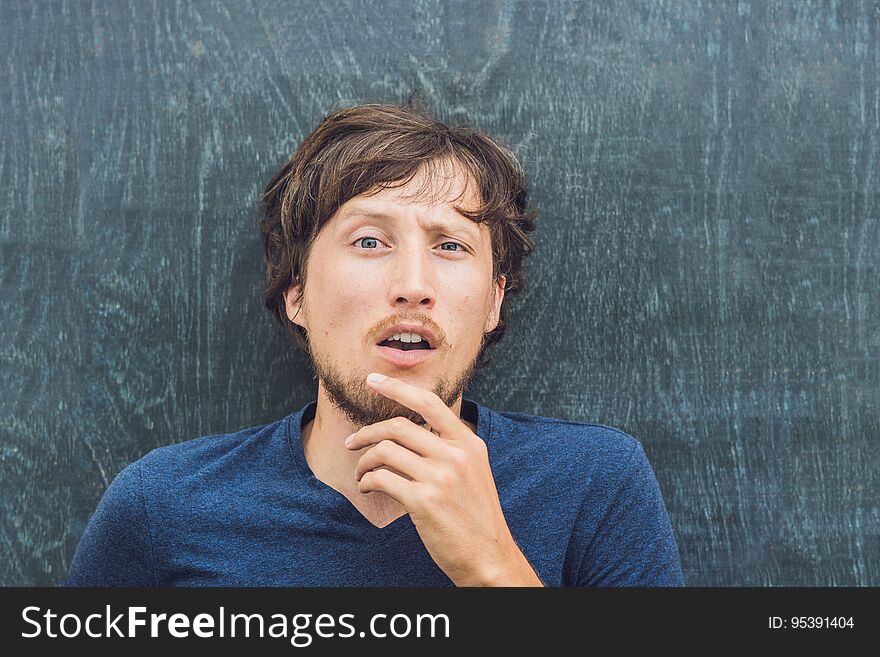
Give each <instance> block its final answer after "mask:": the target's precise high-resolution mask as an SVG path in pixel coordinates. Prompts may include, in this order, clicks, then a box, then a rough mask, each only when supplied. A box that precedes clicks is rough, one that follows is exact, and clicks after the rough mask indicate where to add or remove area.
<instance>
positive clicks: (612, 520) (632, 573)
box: [577, 441, 684, 586]
mask: <svg viewBox="0 0 880 657" xmlns="http://www.w3.org/2000/svg"><path fill="white" fill-rule="evenodd" d="M612 490H613V492H612V494H611V496H610V503H609V504H608V505H607V507H606V508H605V509H603V510H602V511H601V516H600V520H599V522H598V524H596V525H594V526H595V532H594V533H593V536H592V539H591V540H590V541H589V542H588V544H587V547H586V550H585V553H584V556H583V559H582V561H581V565H580V569H579V571H578V579H577V586H684V576H683V574H682V571H681V562H680V559H679V553H678V546H677V545H676V543H675V536H674V534H673V532H672V526H671V524H670V522H669V515H668V514H667V512H666V505H665V504H664V502H663V497H662V495H661V494H660V487H659V485H658V484H657V478H656V477H655V475H654V471H653V469H652V468H651V465H650V463H648V458H647V456H646V455H645V451H644V449H643V448H642V445H641V443H639V442H638V441H636V445H635V448H634V449H633V451H632V454H631V457H630V461H629V464H628V465H627V466H626V467H624V469H623V472H622V475H621V477H620V483H619V484H618V485H617V486H616V488H612ZM587 503H589V502H587ZM581 515H582V516H583V515H584V514H581ZM587 515H591V514H587Z"/></svg>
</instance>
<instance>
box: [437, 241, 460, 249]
mask: <svg viewBox="0 0 880 657" xmlns="http://www.w3.org/2000/svg"><path fill="white" fill-rule="evenodd" d="M447 244H452V245H453V246H457V247H458V248H457V249H443V250H444V251H463V250H464V247H463V246H462V245H461V244H459V243H458V242H443V244H441V246H446V245H447Z"/></svg>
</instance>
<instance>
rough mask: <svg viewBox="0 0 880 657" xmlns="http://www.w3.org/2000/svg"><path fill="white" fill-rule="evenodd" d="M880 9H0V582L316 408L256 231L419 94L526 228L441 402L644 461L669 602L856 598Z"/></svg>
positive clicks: (877, 343) (870, 339) (497, 5)
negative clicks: (625, 444)
mask: <svg viewBox="0 0 880 657" xmlns="http://www.w3.org/2000/svg"><path fill="white" fill-rule="evenodd" d="M878 24H880V4H878V3H877V2H871V1H851V2H837V3H825V2H749V1H745V0H741V1H738V2H696V1H694V2H647V1H644V2H634V1H633V2H615V3H608V2H518V3H516V2H438V1H426V0H415V1H412V0H411V1H407V2H369V3H368V2H353V1H349V2H341V1H335V2H320V3H312V2H299V3H287V2H247V3H246V2H219V1H214V2H211V1H205V2H185V1H180V2H165V1H161V0H160V1H156V2H140V1H133V0H132V1H129V2H98V3H89V2H78V1H56V2H33V1H31V0H7V1H5V2H3V3H2V4H0V35H2V38H0V53H2V58H0V61H2V62H3V64H2V66H0V112H2V116H3V121H2V122H0V131H2V142H0V208H2V215H0V284H2V294H0V304H2V306H0V310H2V314H3V318H4V321H3V322H2V325H0V376H2V379H0V390H2V398H0V440H2V444H0V468H2V470H0V487H2V520H0V582H2V583H3V584H6V585H36V584H43V585H51V584H55V583H57V582H59V581H61V580H62V579H63V577H64V575H65V574H66V571H67V566H68V564H69V561H70V558H71V556H72V554H73V550H74V548H75V546H76V544H77V542H78V540H79V538H80V536H81V534H82V531H83V529H84V527H85V524H86V522H87V521H88V519H89V517H90V515H91V513H92V512H93V511H94V509H95V506H96V504H97V502H98V500H99V499H100V496H101V494H102V493H103V491H104V489H105V488H106V487H107V485H108V484H109V482H110V481H111V480H112V479H113V477H114V476H115V475H116V473H118V472H119V470H121V469H122V468H123V467H124V466H125V465H127V464H128V463H130V462H132V461H133V460H135V459H137V458H138V457H140V456H141V455H143V454H145V453H146V452H148V451H150V450H151V449H153V448H155V447H157V446H160V445H165V444H170V443H174V442H180V441H182V440H186V439H189V438H194V437H196V436H201V435H206V434H213V433H220V432H225V431H231V430H235V429H239V428H243V427H247V426H254V425H257V424H264V423H267V422H271V421H273V420H275V419H278V418H280V417H283V416H284V415H286V414H288V413H289V412H291V411H292V410H294V409H295V408H299V407H300V406H301V405H302V404H304V403H306V402H307V401H309V400H310V399H312V398H313V395H314V384H313V382H312V381H311V379H310V375H309V373H308V369H307V367H306V363H305V361H304V360H303V358H302V357H301V356H299V355H298V354H297V353H296V352H295V351H294V348H293V346H292V344H290V343H289V342H288V341H287V339H286V337H285V336H284V335H283V333H282V332H281V330H280V329H279V328H278V327H276V326H275V325H274V324H273V323H272V322H271V321H270V318H269V316H268V314H267V313H265V312H264V310H263V309H262V306H261V304H260V301H259V295H260V292H261V287H262V275H263V274H262V251H261V245H260V240H259V233H258V230H257V227H256V217H255V207H256V201H257V197H258V193H259V190H260V189H261V188H262V185H263V184H264V183H265V182H266V181H267V180H268V178H269V176H270V175H271V173H272V172H273V171H274V170H275V169H276V168H277V167H278V166H279V165H280V164H281V163H282V162H283V161H284V159H285V158H286V157H287V156H288V155H289V154H290V153H291V152H292V151H293V150H294V149H295V147H296V145H297V144H298V143H299V142H300V141H301V140H302V139H303V138H304V137H305V136H306V135H307V134H308V132H310V131H311V129H312V128H314V126H315V125H316V124H317V123H318V121H320V119H321V118H322V117H323V116H324V115H325V114H327V113H328V112H330V111H332V110H334V109H338V108H340V107H343V106H347V105H350V104H354V103H356V102H363V101H392V102H402V101H403V100H405V99H406V97H407V96H408V95H409V94H410V93H411V92H412V91H417V92H418V94H419V96H420V97H421V98H422V99H423V100H424V101H425V102H426V103H427V104H428V105H429V106H431V107H432V108H433V109H434V110H435V112H436V113H437V115H438V116H439V117H440V118H441V119H443V120H446V121H448V122H450V123H463V122H467V123H470V124H472V125H477V126H479V127H481V128H483V129H485V130H487V131H489V132H490V133H493V134H496V135H498V136H499V137H501V138H503V139H505V140H507V141H508V143H510V144H511V145H513V146H514V147H516V149H517V151H518V153H519V155H520V157H521V159H522V161H523V164H524V167H525V168H526V170H527V173H528V175H529V180H530V184H531V189H532V198H533V200H534V203H535V204H536V205H537V207H538V208H539V210H540V216H539V229H538V232H537V234H536V242H537V249H536V252H535V254H534V255H533V256H532V257H531V259H530V261H529V262H528V264H527V282H526V289H525V291H524V293H523V294H522V295H521V296H520V298H518V299H511V320H512V328H511V329H510V331H509V332H508V335H507V336H506V337H505V338H504V340H502V341H501V343H500V344H499V345H498V346H497V347H496V348H495V352H494V353H495V355H494V362H493V365H492V366H491V367H490V368H489V369H488V370H486V371H485V372H483V373H481V374H480V375H479V377H478V378H477V380H476V381H475V383H474V384H473V386H472V387H471V388H470V390H469V391H468V396H469V397H471V398H474V399H477V400H479V401H481V402H482V403H484V404H486V405H489V406H491V407H493V408H496V409H499V410H512V411H522V412H529V413H535V414H539V415H545V416H553V417H561V418H568V419H572V420H577V421H582V422H598V423H602V424H607V425H611V426H616V427H619V428H621V429H623V430H625V431H627V432H629V433H630V434H632V435H633V436H635V437H636V438H638V439H639V440H640V441H641V442H642V444H643V445H644V447H645V450H646V452H647V454H648V457H649V459H650V461H651V463H652V465H653V467H654V469H655V472H656V474H657V478H658V480H659V482H660V486H661V490H662V492H663V495H664V499H665V501H666V504H667V508H668V510H669V513H670V517H671V520H672V524H673V527H674V529H675V533H676V537H677V539H678V543H679V547H680V550H681V557H682V565H683V569H684V573H685V578H686V581H687V583H688V584H689V585H696V586H702V585H731V586H739V585H750V586H765V585H766V586H778V585H805V586H814V585H831V586H839V585H871V586H878V585H880V467H878V466H880V453H878V452H880V449H878V444H880V415H878V409H880V301H878V289H880V269H878V262H880V209H878V198H880V184H878V171H880V162H878V158H880V149H878V147H880V144H878V135H880V118H878V109H880V50H878V37H880V35H878Z"/></svg>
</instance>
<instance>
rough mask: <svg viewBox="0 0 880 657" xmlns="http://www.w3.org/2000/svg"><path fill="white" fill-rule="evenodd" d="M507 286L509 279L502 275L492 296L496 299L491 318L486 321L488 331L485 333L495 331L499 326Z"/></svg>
mask: <svg viewBox="0 0 880 657" xmlns="http://www.w3.org/2000/svg"><path fill="white" fill-rule="evenodd" d="M506 286H507V277H506V276H505V275H504V274H502V275H501V276H499V277H498V281H497V282H496V284H495V285H494V286H493V287H494V289H493V290H492V294H493V296H494V299H493V301H492V308H491V310H490V312H489V318H488V319H487V320H486V330H485V331H484V333H489V332H490V331H494V330H495V328H496V327H497V326H498V322H499V321H501V303H502V302H503V301H504V288H505V287H506Z"/></svg>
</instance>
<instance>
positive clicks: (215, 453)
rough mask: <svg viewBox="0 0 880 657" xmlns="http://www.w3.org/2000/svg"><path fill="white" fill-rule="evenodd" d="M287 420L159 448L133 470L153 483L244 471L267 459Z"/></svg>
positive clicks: (191, 439)
mask: <svg viewBox="0 0 880 657" xmlns="http://www.w3.org/2000/svg"><path fill="white" fill-rule="evenodd" d="M285 420H286V418H283V419H280V420H276V421H274V422H270V423H267V424H261V425H257V426H250V427H246V428H243V429H238V430H234V431H228V432H225V433H212V434H206V435H202V436H198V437H195V438H189V439H186V440H182V441H179V442H176V443H170V444H167V445H163V446H161V447H157V448H155V449H153V450H152V451H150V452H148V453H147V454H145V455H144V456H142V457H141V458H139V459H138V460H136V461H135V462H133V463H132V464H131V465H130V466H128V467H129V468H137V469H139V470H140V471H141V473H142V477H144V478H145V479H149V480H154V481H155V480H156V479H161V480H165V481H168V480H176V481H180V480H181V479H193V478H202V479H203V478H204V477H205V476H206V475H207V474H209V473H212V472H217V471H225V472H227V473H228V472H229V471H231V470H232V469H236V468H237V469H239V470H240V469H241V467H242V464H243V463H247V462H252V461H254V460H260V459H261V458H263V457H264V455H265V452H266V451H267V449H268V448H269V444H270V442H271V441H272V440H273V437H274V436H275V434H276V432H277V431H279V430H283V423H284V422H285Z"/></svg>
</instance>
